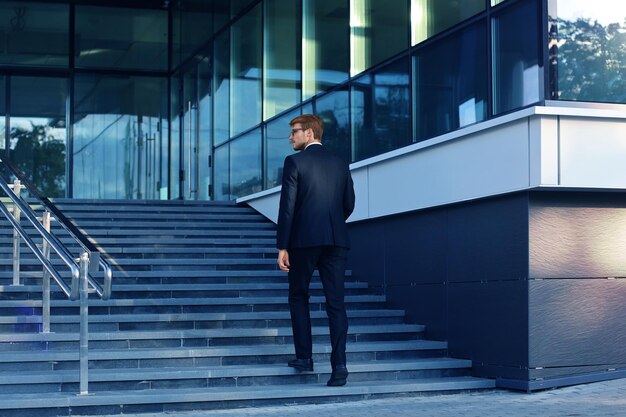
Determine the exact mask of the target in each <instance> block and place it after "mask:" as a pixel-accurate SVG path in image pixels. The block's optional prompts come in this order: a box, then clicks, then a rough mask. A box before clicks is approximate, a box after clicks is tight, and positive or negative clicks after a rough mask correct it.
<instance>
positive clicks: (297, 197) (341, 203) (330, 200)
mask: <svg viewBox="0 0 626 417" xmlns="http://www.w3.org/2000/svg"><path fill="white" fill-rule="evenodd" d="M353 210H354V186H353V183H352V177H351V176H350V169H349V167H348V164H347V163H345V162H344V161H343V160H342V159H340V158H339V157H337V156H335V155H333V154H332V153H331V152H329V151H328V150H327V149H326V148H325V147H324V146H323V145H309V146H308V147H307V148H306V149H304V150H303V151H301V152H299V153H296V154H293V155H290V156H288V157H287V158H285V164H284V166H283V181H282V190H281V194H280V209H279V212H278V232H277V236H276V246H277V248H278V249H290V248H307V247H312V246H326V245H330V246H340V247H345V248H348V247H349V246H350V242H349V240H348V230H347V227H346V219H347V218H348V217H349V216H350V214H351V213H352V211H353Z"/></svg>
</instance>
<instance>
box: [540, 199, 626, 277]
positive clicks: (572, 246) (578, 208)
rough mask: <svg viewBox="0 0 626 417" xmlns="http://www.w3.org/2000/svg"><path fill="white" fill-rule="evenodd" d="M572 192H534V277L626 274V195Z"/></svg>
mask: <svg viewBox="0 0 626 417" xmlns="http://www.w3.org/2000/svg"><path fill="white" fill-rule="evenodd" d="M572 194H573V193H571V194H566V195H565V196H564V197H563V198H561V196H560V195H559V193H545V194H544V193H535V194H533V195H532V197H531V200H530V203H531V204H530V238H529V241H530V245H529V246H530V251H529V255H530V277H531V278H557V279H560V278H606V277H626V257H625V256H624V254H626V198H625V197H624V195H625V194H624V193H610V194H608V195H607V194H599V193H580V194H574V195H572ZM610 197H611V198H610Z"/></svg>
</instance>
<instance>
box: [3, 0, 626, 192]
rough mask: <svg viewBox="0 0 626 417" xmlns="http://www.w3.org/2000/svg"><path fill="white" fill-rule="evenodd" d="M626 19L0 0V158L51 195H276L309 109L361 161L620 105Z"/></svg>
mask: <svg viewBox="0 0 626 417" xmlns="http://www.w3.org/2000/svg"><path fill="white" fill-rule="evenodd" d="M625 4H626V3H625ZM625 7H626V6H624V5H622V2H615V1H611V0H598V1H596V2H593V3H588V2H579V1H573V0H506V1H505V0H490V1H487V0H465V1H462V2H461V1H456V0H394V1H389V0H292V1H287V0H230V1H226V0H180V1H176V2H154V3H150V2H146V1H143V0H128V1H127V2H115V5H109V6H107V5H106V2H102V1H100V0H98V1H96V0H94V1H90V0H81V1H80V2H73V1H69V0H67V1H63V0H58V1H51V2H41V1H19V2H18V1H3V0H0V36H1V37H2V39H3V42H1V43H0V111H1V112H2V115H3V116H4V117H0V135H2V137H1V138H0V150H2V152H6V153H8V154H9V156H10V157H11V158H12V160H14V161H15V162H17V163H18V165H19V166H21V167H22V168H23V170H24V171H26V172H27V173H28V174H29V175H30V176H31V177H32V179H33V180H34V181H35V182H36V183H37V184H38V185H39V186H40V187H41V188H42V189H43V190H44V192H45V193H46V194H48V195H50V196H55V197H57V196H63V195H65V196H69V197H84V198H124V199H178V198H182V199H201V200H205V199H216V200H225V199H231V198H234V197H237V196H243V195H247V194H250V193H254V192H257V191H260V190H263V189H267V188H272V187H275V186H277V185H279V184H280V180H281V169H282V163H283V160H284V157H285V156H286V155H289V154H291V153H293V150H292V149H291V146H290V144H289V141H288V135H287V134H288V132H289V127H288V122H289V121H290V120H291V119H292V118H293V117H295V116H296V115H299V114H303V113H316V114H318V115H320V116H321V117H322V118H323V120H324V121H325V123H326V129H325V134H324V138H323V140H324V142H325V143H326V144H327V146H328V147H329V148H330V149H331V150H332V151H333V152H335V153H337V154H338V155H340V156H341V157H342V158H344V159H345V160H347V161H349V162H355V161H361V160H364V159H367V158H370V157H374V156H376V155H380V154H382V153H385V152H389V151H391V150H394V149H398V148H401V147H403V146H407V145H409V144H411V143H415V142H419V141H424V140H428V139H430V138H433V137H436V136H439V135H442V134H445V133H448V132H451V131H453V130H455V129H460V128H463V127H465V126H468V125H471V124H474V123H479V122H481V121H484V120H488V119H490V118H493V117H498V116H499V115H501V114H504V113H507V112H511V111H515V110H517V109H520V108H523V107H526V106H531V105H541V104H542V103H543V101H544V100H546V99H552V100H555V99H558V100H576V101H592V102H609V103H626V85H625V82H624V68H625V67H626V58H625V57H626V46H625V45H626V39H625V37H626V30H625V28H624V25H625V23H624V22H625V21H626V10H625ZM544 10H547V11H548V16H547V19H544ZM545 51H547V55H546V52H545Z"/></svg>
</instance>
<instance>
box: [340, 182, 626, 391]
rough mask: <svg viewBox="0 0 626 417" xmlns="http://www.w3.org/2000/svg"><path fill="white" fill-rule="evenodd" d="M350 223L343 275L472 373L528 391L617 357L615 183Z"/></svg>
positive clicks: (620, 303) (621, 281)
mask: <svg viewBox="0 0 626 417" xmlns="http://www.w3.org/2000/svg"><path fill="white" fill-rule="evenodd" d="M350 227H351V236H352V243H353V248H352V251H351V254H350V260H349V267H350V269H352V271H353V276H354V277H356V278H357V279H359V280H367V281H368V282H370V283H372V284H373V285H375V286H379V287H380V288H381V289H382V290H383V291H384V293H385V294H386V295H387V299H388V303H389V305H390V306H392V307H393V308H403V309H405V310H406V312H407V317H408V319H409V320H410V321H411V322H415V323H420V324H424V325H426V335H427V337H429V338H435V339H442V340H443V339H445V340H448V342H449V351H450V354H451V355H452V356H457V357H463V358H469V359H472V360H473V361H474V372H475V374H476V375H480V376H488V377H493V378H498V379H501V380H504V379H507V380H508V381H509V386H518V387H524V388H523V389H533V388H532V387H531V386H534V385H532V384H531V382H532V381H540V378H551V384H552V385H551V386H559V383H558V378H562V379H563V384H562V385H567V384H569V382H567V381H571V380H572V375H573V376H574V380H581V381H582V379H580V378H578V376H577V375H580V374H585V372H586V371H585V370H588V371H589V372H592V373H597V372H598V371H599V370H601V369H602V368H603V367H605V368H606V369H613V368H618V369H619V368H623V367H624V364H626V349H624V346H626V321H624V317H626V303H625V302H624V301H625V300H626V193H623V192H567V191H533V192H520V193H515V194H509V195H505V196H500V197H496V198H488V199H482V200H477V201H472V202H467V203H461V204H455V205H450V206H445V207H440V208H436V209H428V210H421V211H416V212H412V213H407V214H403V215H398V216H390V217H386V218H381V219H374V220H371V221H364V222H356V223H353V224H351V225H350ZM607 277H610V278H616V279H606V278H607ZM537 278H540V279H545V280H536V279H537ZM620 364H622V365H620ZM597 366H600V368H597ZM536 368H541V369H536ZM608 374H610V372H608V373H607V375H608ZM594 375H595V374H594ZM537 378H539V379H537ZM607 378H609V379H610V377H607ZM555 380H556V381H557V382H554V381H555ZM511 381H519V384H518V383H517V382H511ZM537 387H538V388H536V389H540V387H541V384H538V385H537Z"/></svg>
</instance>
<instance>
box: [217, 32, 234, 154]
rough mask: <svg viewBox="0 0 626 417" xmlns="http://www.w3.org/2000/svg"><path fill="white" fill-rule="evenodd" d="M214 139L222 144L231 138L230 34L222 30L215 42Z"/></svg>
mask: <svg viewBox="0 0 626 417" xmlns="http://www.w3.org/2000/svg"><path fill="white" fill-rule="evenodd" d="M213 53H214V54H215V65H214V66H213V86H214V90H215V94H214V96H213V104H214V107H213V112H214V113H213V141H214V143H215V145H216V146H217V145H220V144H222V143H224V142H226V141H227V140H228V138H230V129H229V122H228V121H229V119H230V35H229V32H228V31H224V32H222V34H221V35H220V36H218V37H217V38H216V39H215V42H214V44H213Z"/></svg>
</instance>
